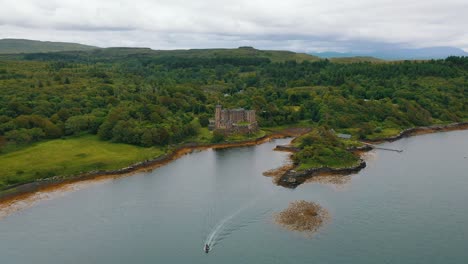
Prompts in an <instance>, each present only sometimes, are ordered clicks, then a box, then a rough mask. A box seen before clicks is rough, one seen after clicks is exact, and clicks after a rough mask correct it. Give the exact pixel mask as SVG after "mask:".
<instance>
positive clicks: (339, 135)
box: [336, 133, 351, 139]
mask: <svg viewBox="0 0 468 264" xmlns="http://www.w3.org/2000/svg"><path fill="white" fill-rule="evenodd" d="M336 136H337V137H339V138H343V139H351V135H350V134H341V133H338V134H336Z"/></svg>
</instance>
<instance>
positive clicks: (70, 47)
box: [0, 39, 98, 54]
mask: <svg viewBox="0 0 468 264" xmlns="http://www.w3.org/2000/svg"><path fill="white" fill-rule="evenodd" d="M97 48H98V47H94V46H89V45H83V44H78V43H67V42H51V41H38V40H27V39H0V54H14V53H37V52H55V51H75V50H76V51H82V50H93V49H97Z"/></svg>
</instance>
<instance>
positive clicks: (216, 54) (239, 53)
mask: <svg viewBox="0 0 468 264" xmlns="http://www.w3.org/2000/svg"><path fill="white" fill-rule="evenodd" d="M92 53H93V55H95V56H104V57H107V56H128V55H150V56H152V57H176V58H225V57H252V58H267V59H270V60H271V61H272V62H284V61H296V62H302V61H318V60H320V58H319V57H317V56H313V55H310V54H306V53H295V52H292V51H282V50H258V49H255V48H252V47H239V48H237V49H188V50H152V49H149V48H118V47H114V48H107V49H100V50H95V51H93V52H92Z"/></svg>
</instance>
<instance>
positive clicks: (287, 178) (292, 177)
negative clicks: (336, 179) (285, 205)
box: [277, 159, 367, 188]
mask: <svg viewBox="0 0 468 264" xmlns="http://www.w3.org/2000/svg"><path fill="white" fill-rule="evenodd" d="M366 165H367V164H366V162H365V161H364V160H363V159H360V160H359V163H358V164H357V165H355V166H351V167H344V168H329V167H319V168H312V169H307V170H303V171H296V170H294V169H291V170H288V171H286V173H284V174H283V175H282V176H281V177H280V178H279V180H278V182H277V183H278V185H280V186H283V187H286V188H296V187H297V186H299V185H301V184H302V183H304V182H305V181H306V180H308V179H310V178H312V177H315V176H319V175H348V174H351V173H357V172H359V171H360V170H362V169H364V168H365V167H366Z"/></svg>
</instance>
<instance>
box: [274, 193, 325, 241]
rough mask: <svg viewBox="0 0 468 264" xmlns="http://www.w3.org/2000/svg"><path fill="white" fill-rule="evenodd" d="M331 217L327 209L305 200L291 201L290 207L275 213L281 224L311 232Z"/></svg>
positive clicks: (277, 220) (291, 228)
mask: <svg viewBox="0 0 468 264" xmlns="http://www.w3.org/2000/svg"><path fill="white" fill-rule="evenodd" d="M329 218H330V217H329V214H328V212H327V210H326V209H324V208H323V207H321V206H320V205H319V204H317V203H314V202H307V201H304V200H299V201H294V202H291V203H290V204H289V207H288V208H286V209H285V210H283V211H282V212H280V213H278V214H276V215H275V221H276V223H278V224H279V225H281V226H283V227H285V228H287V229H289V230H293V231H299V232H306V233H309V234H311V233H314V232H315V231H317V230H318V229H319V227H320V226H322V225H323V224H324V223H325V222H326V221H327V220H328V219H329Z"/></svg>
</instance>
